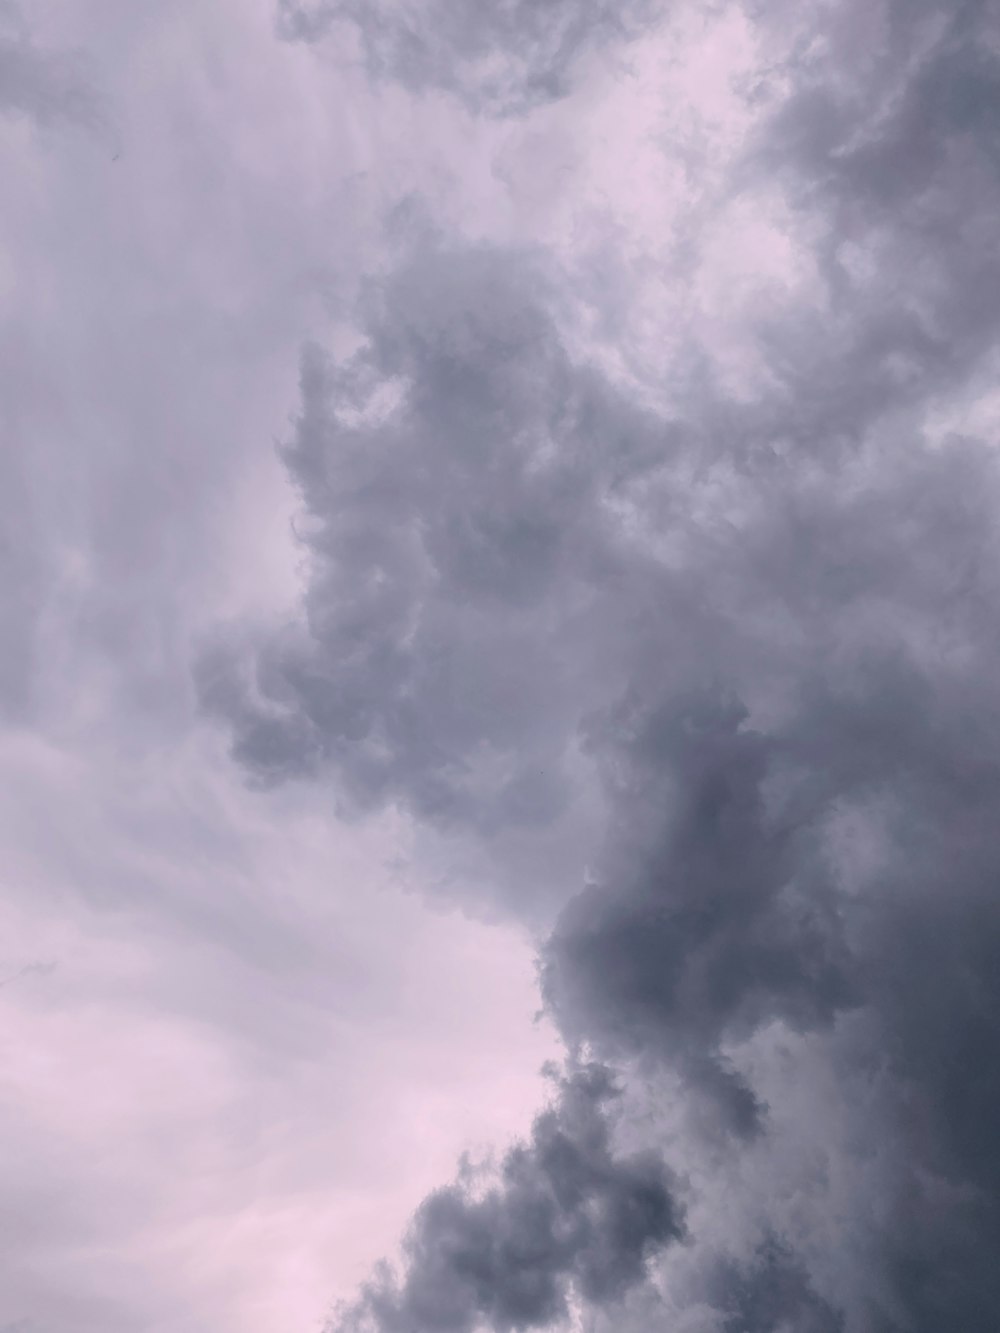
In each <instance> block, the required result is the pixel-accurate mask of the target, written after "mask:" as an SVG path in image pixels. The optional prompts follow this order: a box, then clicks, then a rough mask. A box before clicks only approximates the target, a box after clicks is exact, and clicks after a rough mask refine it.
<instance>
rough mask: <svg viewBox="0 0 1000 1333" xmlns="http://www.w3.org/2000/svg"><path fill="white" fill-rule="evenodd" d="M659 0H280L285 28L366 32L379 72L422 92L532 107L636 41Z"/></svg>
mask: <svg viewBox="0 0 1000 1333" xmlns="http://www.w3.org/2000/svg"><path fill="white" fill-rule="evenodd" d="M659 7H660V6H659V5H658V4H656V3H655V0H627V2H626V3H624V4H610V3H607V0H586V3H579V2H577V3H572V0H545V2H544V3H543V4H537V3H532V2H531V0H515V2H514V3H513V4H509V3H507V4H486V5H477V4H470V3H468V0H435V3H433V4H431V5H427V4H422V5H416V4H413V3H412V0H402V2H392V0H376V3H373V4H359V3H356V0H332V2H331V0H305V3H303V0H279V13H280V29H281V31H282V32H283V33H284V34H285V35H286V36H288V37H290V38H295V39H299V40H303V41H307V42H316V41H319V40H320V39H321V38H323V37H325V36H327V34H329V33H331V32H336V34H337V37H338V39H342V38H343V37H344V36H345V35H347V34H351V35H353V36H355V37H356V39H357V42H358V45H359V49H360V55H361V58H362V59H363V60H364V62H365V64H366V66H367V68H368V70H369V71H370V73H371V74H372V76H373V77H374V78H377V79H380V80H381V79H385V80H391V81H393V82H398V83H399V84H401V85H402V86H403V87H405V88H407V89H408V90H410V91H413V92H423V91H425V90H427V89H443V90H444V91H446V92H448V93H452V94H454V95H455V96H457V97H459V98H460V99H461V100H462V101H463V102H465V103H466V104H467V105H469V106H470V107H471V108H472V109H473V110H476V111H480V112H487V113H490V114H495V115H496V114H499V115H511V114H523V113H524V112H526V111H527V110H530V109H531V108H532V107H534V106H536V105H538V104H540V103H545V102H549V101H552V100H555V99H557V98H559V97H563V96H565V95H566V93H567V92H568V90H569V86H570V82H571V78H572V74H573V72H574V65H575V64H576V62H577V61H578V60H579V59H580V57H581V56H582V55H583V54H584V53H586V52H592V51H594V50H595V49H603V50H606V49H607V48H608V46H609V45H611V44H614V43H618V42H622V41H624V40H627V38H628V37H629V36H630V35H635V34H636V33H637V32H638V31H641V30H642V28H643V27H644V26H645V25H646V24H648V23H649V22H650V21H652V20H653V18H654V17H655V16H656V14H657V12H658V10H659Z"/></svg>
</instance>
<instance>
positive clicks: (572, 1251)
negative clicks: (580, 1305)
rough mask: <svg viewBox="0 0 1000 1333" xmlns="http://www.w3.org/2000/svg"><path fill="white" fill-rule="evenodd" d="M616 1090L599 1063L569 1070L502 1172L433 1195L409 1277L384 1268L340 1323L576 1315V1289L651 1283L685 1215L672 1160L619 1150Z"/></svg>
mask: <svg viewBox="0 0 1000 1333" xmlns="http://www.w3.org/2000/svg"><path fill="white" fill-rule="evenodd" d="M616 1095H617V1094H616V1090H615V1087H614V1083H613V1080H612V1078H611V1077H610V1075H609V1072H608V1071H607V1070H606V1069H604V1068H603V1067H601V1066H599V1065H585V1066H580V1067H578V1068H576V1069H573V1070H571V1071H570V1072H569V1074H568V1075H566V1076H565V1077H563V1078H561V1079H560V1086H559V1096H558V1099H557V1101H556V1102H555V1103H554V1105H553V1106H552V1107H550V1108H549V1109H548V1110H547V1111H545V1112H543V1113H542V1114H541V1115H540V1116H539V1117H538V1118H537V1120H536V1121H535V1124H534V1127H533V1129H532V1133H531V1139H530V1141H529V1142H527V1143H525V1144H521V1145H518V1146H515V1147H514V1148H512V1149H511V1150H510V1152H509V1153H508V1154H507V1155H506V1157H505V1158H504V1160H503V1163H502V1166H501V1168H500V1172H499V1179H498V1181H497V1182H496V1183H494V1184H491V1185H490V1186H489V1187H488V1188H487V1189H485V1190H484V1191H481V1192H478V1193H477V1192H474V1191H473V1190H472V1189H471V1188H470V1185H469V1184H468V1183H462V1182H460V1183H458V1184H455V1185H451V1186H448V1187H446V1188H444V1189H440V1190H437V1191H436V1192H435V1193H433V1194H431V1195H430V1196H429V1197H428V1198H427V1199H425V1200H424V1202H423V1203H422V1204H421V1206H420V1208H419V1210H418V1211H417V1213H416V1216H415V1217H414V1220H413V1223H412V1225H411V1228H410V1232H409V1234H408V1236H407V1238H406V1240H405V1242H404V1247H403V1249H404V1258H405V1270H404V1273H403V1275H402V1279H401V1280H397V1279H396V1277H395V1276H394V1275H392V1274H388V1273H387V1274H385V1275H383V1276H382V1277H381V1278H380V1279H379V1280H377V1281H376V1282H374V1283H373V1284H371V1285H370V1286H369V1287H368V1288H366V1290H365V1292H364V1295H363V1297H362V1300H361V1301H360V1303H359V1304H358V1305H357V1306H355V1307H353V1308H351V1309H348V1310H345V1311H342V1312H341V1313H340V1314H339V1315H338V1316H337V1318H336V1321H335V1323H334V1324H333V1325H332V1326H331V1327H332V1328H334V1329H336V1330H339V1331H341V1333H348V1331H353V1330H355V1329H366V1328H375V1329H385V1330H387V1333H388V1331H390V1330H392V1331H396V1330H398V1331H399V1333H403V1330H407V1331H412V1330H418V1329H419V1330H424V1329H427V1330H430V1329H441V1330H449V1331H450V1333H471V1330H473V1329H475V1328H479V1327H481V1326H482V1325H483V1324H484V1323H485V1324H486V1325H487V1326H488V1327H490V1328H496V1329H505V1330H506V1329H527V1328H537V1327H540V1326H542V1325H546V1324H551V1323H553V1322H555V1321H558V1320H561V1319H563V1318H565V1316H566V1315H567V1313H568V1306H567V1297H568V1295H569V1293H570V1291H573V1292H576V1293H577V1294H578V1295H580V1296H582V1297H583V1298H584V1299H585V1300H587V1301H588V1302H591V1303H593V1304H595V1305H598V1306H601V1305H606V1304H608V1303H609V1302H612V1301H614V1300H616V1299H617V1298H619V1297H621V1296H622V1295H624V1294H625V1293H626V1292H627V1291H628V1289H629V1288H630V1287H633V1286H634V1285H635V1284H636V1283H639V1282H641V1280H642V1278H643V1276H644V1273H645V1267H646V1261H647V1258H648V1256H649V1254H650V1252H651V1251H652V1250H654V1249H655V1248H660V1247H662V1246H663V1245H665V1244H667V1243H668V1242H670V1241H676V1240H679V1239H680V1237H681V1231H682V1224H681V1217H680V1212H679V1209H678V1206H677V1204H676V1202H675V1200H674V1198H673V1195H672V1193H671V1189H670V1186H669V1184H668V1181H667V1177H666V1174H665V1171H664V1168H663V1164H662V1162H661V1161H660V1159H659V1158H658V1157H657V1156H656V1155H655V1154H654V1153H640V1154H633V1155H628V1156H616V1155H615V1153H614V1151H613V1148H612V1144H611V1126H610V1123H609V1109H610V1107H609V1103H611V1102H613V1099H614V1098H615V1096H616Z"/></svg>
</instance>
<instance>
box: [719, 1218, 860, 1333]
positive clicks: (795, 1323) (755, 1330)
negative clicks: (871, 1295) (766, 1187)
mask: <svg viewBox="0 0 1000 1333" xmlns="http://www.w3.org/2000/svg"><path fill="white" fill-rule="evenodd" d="M707 1294H708V1296H709V1299H710V1302H711V1304H712V1306H713V1307H714V1308H715V1309H716V1310H718V1311H719V1312H720V1313H721V1315H722V1323H721V1325H720V1326H719V1327H720V1330H721V1333H778V1330H784V1329H789V1330H794V1333H843V1330H844V1319H843V1315H841V1314H840V1313H838V1312H837V1311H836V1310H834V1309H833V1308H832V1307H831V1306H830V1305H829V1304H828V1303H827V1302H826V1301H824V1300H823V1299H822V1297H820V1296H818V1295H817V1294H816V1292H815V1291H814V1290H813V1288H812V1287H811V1285H810V1283H809V1278H808V1276H807V1274H806V1273H805V1271H804V1270H803V1268H802V1266H801V1264H799V1263H797V1262H796V1260H795V1258H794V1256H793V1255H792V1254H790V1253H789V1251H788V1249H787V1248H786V1247H785V1246H784V1245H782V1244H781V1243H780V1242H779V1241H777V1240H775V1239H774V1237H773V1236H772V1237H768V1238H767V1240H766V1241H764V1243H763V1244H762V1245H760V1246H759V1247H758V1249H757V1250H755V1251H754V1253H753V1254H752V1255H751V1257H750V1258H749V1260H747V1261H746V1262H744V1263H742V1264H740V1263H736V1262H733V1261H732V1260H724V1261H722V1262H721V1263H719V1264H718V1265H717V1267H716V1268H715V1269H714V1270H713V1272H712V1276H711V1279H710V1282H709V1291H708V1293H707Z"/></svg>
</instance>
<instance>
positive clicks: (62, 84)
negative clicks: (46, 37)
mask: <svg viewBox="0 0 1000 1333" xmlns="http://www.w3.org/2000/svg"><path fill="white" fill-rule="evenodd" d="M0 112H4V113H6V114H8V115H12V114H21V115H26V116H30V117H31V118H32V119H33V120H35V121H37V122H38V123H39V124H42V125H48V124H52V123H57V122H59V121H71V122H76V123H78V124H85V125H92V124H94V123H95V122H96V121H97V119H98V117H99V104H98V99H97V97H96V96H95V93H94V91H93V89H92V88H91V87H90V86H89V84H88V81H87V79H86V76H85V73H84V71H83V68H82V66H81V63H80V60H79V59H78V58H77V57H75V56H73V55H70V54H68V53H66V52H61V51H48V50H42V49H40V48H39V47H38V46H37V44H36V43H35V42H33V41H32V39H31V35H30V32H29V30H28V27H27V25H26V23H25V22H24V19H23V15H22V12H21V10H20V8H19V7H18V6H16V5H14V4H12V3H10V2H9V0H6V2H5V3H0Z"/></svg>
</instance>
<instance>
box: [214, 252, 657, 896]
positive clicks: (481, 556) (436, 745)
mask: <svg viewBox="0 0 1000 1333" xmlns="http://www.w3.org/2000/svg"><path fill="white" fill-rule="evenodd" d="M544 286H545V276H544V271H542V270H539V269H537V268H536V267H535V265H534V263H533V261H532V259H531V257H530V256H527V255H524V256H520V255H514V256H505V255H499V254H496V253H493V252H491V251H489V250H486V249H481V250H477V249H470V250H457V251H456V250H454V249H449V248H448V247H445V246H440V247H435V246H432V247H431V248H430V249H429V250H421V251H420V252H419V253H418V254H417V255H416V256H415V257H414V258H413V260H412V261H410V262H406V263H403V264H402V265H401V266H400V267H399V269H398V270H397V271H396V272H394V273H393V274H391V275H390V277H389V278H388V279H387V280H386V282H385V283H382V284H378V285H375V286H373V288H372V289H371V291H370V292H369V294H368V297H367V299H366V303H365V305H364V307H363V311H362V315H363V318H364V320H365V326H366V331H367V333H368V342H367V344H366V346H365V347H364V348H363V349H362V351H361V352H359V353H358V354H357V355H356V356H355V357H354V358H353V359H352V360H351V361H350V362H349V363H348V364H347V365H344V366H336V365H334V364H332V363H331V362H330V361H328V360H327V359H326V358H325V357H324V356H323V355H322V354H321V353H320V352H318V351H311V352H309V353H308V354H307V356H306V358H305V360H304V364H303V372H302V390H303V410H302V414H301V416H300V418H299V422H298V425H297V429H296V432H295V437H294V439H293V441H292V443H291V444H290V445H289V446H288V448H287V449H286V450H285V458H286V461H287V464H288V467H289V471H290V474H291V477H292V479H293V481H294V483H295V484H296V486H297V488H298V489H299V491H300V494H301V496H302V500H303V509H304V517H303V522H302V526H301V540H302V543H303V547H304V549H305V551H306V552H307V553H308V556H309V562H310V570H311V577H310V587H309V592H308V597H307V605H306V619H307V628H306V630H305V632H303V629H302V628H301V627H291V628H289V630H288V631H287V633H284V634H282V635H281V636H279V637H277V638H275V639H273V640H271V641H268V640H264V641H258V642H256V643H255V644H251V653H250V655H249V656H248V657H247V656H241V651H240V650H238V649H236V648H234V645H233V644H232V643H231V642H230V641H227V640H222V641H221V642H220V643H219V645H218V646H217V648H216V649H215V650H214V651H213V652H212V653H210V654H209V655H208V656H207V657H206V659H205V661H204V662H203V663H202V666H201V668H200V680H201V688H202V693H203V696H204V698H205V699H206V701H207V702H208V703H209V704H210V705H211V706H212V707H213V708H215V709H216V710H217V711H218V712H220V713H222V714H223V715H225V716H227V717H228V718H229V719H230V720H231V722H232V723H233V725H234V731H235V753H236V755H237V757H238V758H239V759H240V760H241V761H242V762H243V763H244V764H245V765H246V766H247V768H248V769H249V770H250V772H251V773H253V774H254V775H255V776H256V777H258V778H259V779H260V780H262V781H265V782H273V781H278V780H282V779H284V778H288V777H301V776H310V775H316V774H320V773H323V774H326V775H327V776H328V777H329V778H330V779H331V780H333V781H334V782H335V783H336V784H337V786H338V789H339V791H340V793H341V797H342V799H343V801H344V802H345V805H346V807H347V808H356V809H366V808H371V807H372V806H373V805H377V804H381V803H384V802H396V803H399V804H401V805H402V806H403V807H404V808H407V809H409V810H411V811H412V812H413V813H414V814H416V815H417V816H419V817H420V818H421V819H422V820H425V821H430V822H432V823H434V824H435V825H439V826H441V827H442V828H445V829H451V830H456V831H458V832H467V833H468V832H472V833H475V834H476V836H477V837H479V838H481V839H485V840H487V841H493V842H495V843H497V842H499V841H500V840H502V839H503V837H505V836H513V837H516V838H518V839H520V842H521V843H522V844H525V845H528V846H531V845H533V844H538V845H539V847H542V848H544V844H545V843H546V840H551V837H552V836H553V834H552V830H553V828H554V827H563V830H564V831H565V827H564V826H561V824H560V821H561V820H562V819H564V818H566V817H572V815H573V811H572V808H571V806H572V798H573V796H574V784H577V781H578V780H577V776H576V775H577V770H578V765H576V764H575V744H576V742H575V734H576V728H577V720H578V711H579V707H580V701H581V698H583V699H585V700H586V699H588V698H591V697H592V698H593V702H594V703H595V704H596V702H597V701H598V699H599V697H600V693H599V691H600V690H601V689H602V688H603V683H602V669H603V663H598V671H597V672H595V669H594V666H595V664H594V662H593V651H592V643H593V636H594V630H595V620H594V617H595V612H596V614H597V617H598V620H597V623H596V628H597V629H598V631H599V632H603V629H604V626H605V624H606V619H605V612H604V609H603V607H604V605H605V604H606V603H607V600H608V597H609V594H611V595H613V590H614V589H616V588H617V587H618V586H619V584H620V582H621V579H622V578H623V576H624V570H625V566H624V565H623V563H622V560H621V559H620V558H619V555H618V553H617V551H616V546H615V537H614V534H613V530H612V526H611V524H610V521H609V517H608V513H607V508H606V500H607V497H608V496H609V495H611V496H613V495H614V494H615V493H617V492H620V493H622V494H624V493H626V492H627V489H628V487H629V485H630V484H632V483H634V482H635V480H636V479H637V478H641V477H642V476H643V475H644V474H645V473H646V472H647V471H648V470H649V469H650V467H651V466H652V465H653V463H654V462H655V461H656V460H657V459H658V458H660V457H661V456H662V455H663V453H664V451H665V450H666V449H667V447H668V433H667V431H666V430H665V428H664V426H663V424H662V423H660V422H658V421H657V420H656V419H655V418H653V417H651V416H650V415H649V414H648V413H645V412H643V411H642V410H641V409H639V408H636V407H634V406H632V405H630V404H629V403H628V402H627V401H626V400H624V399H623V397H622V396H621V394H620V393H619V392H617V391H616V390H615V389H614V388H613V387H612V386H610V385H608V384H607V383H606V382H605V381H604V380H603V379H602V378H601V377H600V376H599V375H598V374H596V373H595V372H593V371H589V370H587V369H586V368H585V367H580V366H578V365H575V364H573V362H572V361H571V359H570V358H569V356H568V354H567V352H566V350H565V349H564V347H563V345H562V343H561V341H560V337H559V334H558V331H557V328H556V326H555V324H554V322H553V319H552V316H551V313H550V312H549V311H548V309H547V307H546V304H545V301H544V295H543V294H544ZM557 627H558V629H557ZM614 651H615V650H614V646H613V644H612V645H611V646H610V648H609V652H610V653H611V654H613V653H614ZM563 845H564V843H563ZM528 873H529V872H528V870H526V871H525V874H526V875H527V874H528ZM533 880H534V882H529V883H525V884H523V885H522V886H521V888H520V890H518V892H520V894H521V895H522V896H523V897H524V898H530V896H531V895H533V894H536V893H539V892H544V886H543V884H542V883H541V882H540V878H539V875H538V873H537V868H536V871H535V874H534V877H533Z"/></svg>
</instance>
